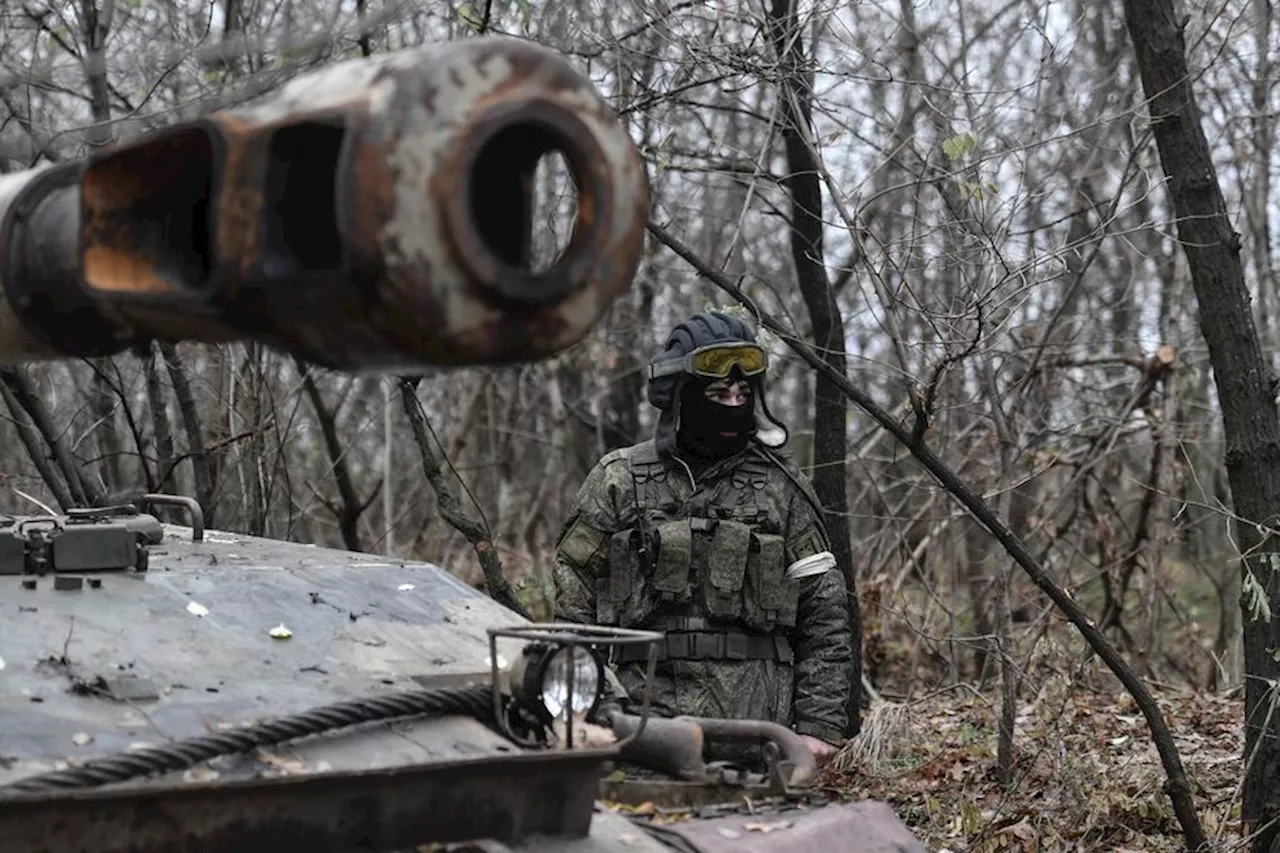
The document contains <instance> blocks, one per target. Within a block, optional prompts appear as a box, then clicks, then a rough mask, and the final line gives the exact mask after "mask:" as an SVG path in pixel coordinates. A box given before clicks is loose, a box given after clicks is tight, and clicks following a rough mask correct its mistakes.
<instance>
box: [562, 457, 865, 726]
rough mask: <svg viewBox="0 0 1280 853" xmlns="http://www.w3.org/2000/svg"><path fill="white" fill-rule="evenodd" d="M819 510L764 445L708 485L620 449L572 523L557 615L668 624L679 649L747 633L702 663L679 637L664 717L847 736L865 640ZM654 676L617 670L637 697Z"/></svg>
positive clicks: (600, 470)
mask: <svg viewBox="0 0 1280 853" xmlns="http://www.w3.org/2000/svg"><path fill="white" fill-rule="evenodd" d="M784 466H785V469H786V470H784ZM802 488H803V489H804V490H805V491H802ZM806 491H807V492H808V495H807V496H806V493H805V492H806ZM815 504H816V499H814V498H813V494H812V490H811V489H810V487H809V485H808V481H807V480H805V479H804V476H803V474H801V472H800V471H799V470H798V469H797V468H795V466H794V465H793V464H792V463H790V462H789V461H787V460H785V459H782V458H780V457H778V456H776V455H774V454H769V455H767V456H766V454H765V453H763V452H762V451H761V450H759V449H758V448H755V447H754V446H753V448H752V449H750V450H748V451H747V452H745V453H743V454H740V455H738V456H735V457H733V458H731V459H728V460H725V461H723V462H719V463H716V464H714V465H712V466H710V467H709V468H707V469H705V470H704V471H702V472H701V473H700V474H699V475H698V477H697V478H696V480H695V478H694V477H693V475H692V473H691V472H690V471H689V469H688V468H687V467H686V466H685V465H684V464H683V463H682V462H681V461H680V460H678V459H673V458H671V457H668V456H664V457H659V455H658V454H657V452H656V450H655V448H654V443H653V442H652V441H647V442H644V443H642V444H638V445H635V446H633V447H629V448H624V449H621V450H616V451H613V452H611V453H609V454H607V455H606V456H605V457H604V458H603V459H601V460H600V461H599V462H598V463H597V464H596V466H595V468H594V469H593V470H592V471H591V473H590V474H589V475H588V476H587V479H586V482H585V483H583V485H582V487H581V488H580V489H579V491H578V494H577V496H576V498H575V500H574V504H573V509H572V511H571V513H570V516H569V518H568V519H567V520H566V522H565V524H564V527H563V528H562V531H561V536H560V541H559V545H558V547H557V550H556V559H555V567H554V580H555V588H556V605H555V612H556V618H557V619H560V620H564V621H571V622H579V623H595V624H602V625H613V626H620V627H625V628H649V629H653V630H665V631H667V633H668V640H669V641H670V640H672V639H673V637H672V634H673V628H683V627H689V626H692V627H693V628H695V629H696V628H706V629H710V630H714V631H719V632H721V634H720V636H724V637H734V638H736V642H737V645H736V646H733V645H732V644H731V642H730V641H728V640H726V641H724V642H723V643H722V644H720V645H719V646H717V645H716V644H715V643H711V649H710V651H709V652H707V653H699V654H697V655H693V656H692V657H693V659H681V654H680V653H679V652H676V651H671V649H672V648H673V646H672V644H671V643H670V642H669V643H668V644H667V646H666V647H665V649H664V654H668V655H669V658H668V659H661V660H660V662H659V665H658V671H657V683H656V684H655V686H654V691H653V701H654V707H655V710H656V711H657V712H659V713H667V714H694V715H702V716H719V717H729V718H744V717H749V718H754V719H766V720H772V721H774V722H780V723H782V724H784V725H789V726H790V727H792V728H793V729H794V730H795V731H797V732H798V733H800V734H809V735H813V736H815V737H818V738H821V739H823V740H826V741H831V742H837V741H839V740H841V739H842V737H843V732H844V729H845V723H846V715H847V711H846V698H847V697H848V695H849V690H850V686H851V685H850V683H849V680H850V678H851V675H852V672H853V658H852V645H851V644H852V642H853V638H852V636H851V629H850V621H849V608H848V600H847V586H846V582H845V577H844V574H843V573H842V571H841V570H840V568H839V567H838V566H835V565H834V562H835V561H834V558H832V557H831V556H830V545H829V542H828V538H827V532H826V529H825V527H824V525H823V523H822V521H821V518H820V516H819V515H818V514H817V512H816V510H815ZM726 632H727V633H726ZM677 633H679V632H678V631H677ZM691 633H693V632H691ZM777 638H782V641H781V642H778V643H777V645H776V652H777V653H776V654H775V653H774V651H775V647H774V646H772V645H770V643H771V642H772V641H774V640H776V639H777ZM697 639H698V640H699V642H701V641H702V640H705V639H707V637H706V636H699V637H698V638H697ZM711 639H713V640H714V639H716V637H714V636H712V637H711ZM747 644H749V645H750V648H751V649H752V650H753V651H751V652H748V653H744V649H746V648H747ZM692 645H693V644H692V643H690V648H692ZM717 648H718V651H717ZM734 649H736V653H735V651H734ZM615 663H616V662H615ZM642 669H643V664H637V663H633V664H631V665H628V664H626V663H620V664H618V665H616V666H615V670H616V674H617V675H618V677H619V680H620V681H621V683H622V685H623V686H624V688H626V689H627V691H628V692H631V693H634V690H635V689H638V686H639V683H640V680H641V671H642Z"/></svg>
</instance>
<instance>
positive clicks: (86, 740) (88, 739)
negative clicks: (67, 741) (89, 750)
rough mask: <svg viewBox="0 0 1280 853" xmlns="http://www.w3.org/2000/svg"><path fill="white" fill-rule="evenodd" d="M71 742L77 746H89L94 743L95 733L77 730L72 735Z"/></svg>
mask: <svg viewBox="0 0 1280 853" xmlns="http://www.w3.org/2000/svg"><path fill="white" fill-rule="evenodd" d="M71 742H72V743H74V744H75V745H76V746H88V745H89V744H91V743H93V735H91V734H89V733H88V732H76V733H75V734H73V735H72V736H71Z"/></svg>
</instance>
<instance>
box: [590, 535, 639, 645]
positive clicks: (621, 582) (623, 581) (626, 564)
mask: <svg viewBox="0 0 1280 853" xmlns="http://www.w3.org/2000/svg"><path fill="white" fill-rule="evenodd" d="M638 577H640V534H639V532H638V531H636V530H622V531H619V532H618V533H615V534H613V535H612V536H611V537H609V559H608V561H607V562H606V563H605V566H604V571H603V572H602V573H601V574H600V575H598V576H597V577H596V621H597V622H598V623H599V624H601V625H613V626H617V625H621V624H622V622H623V621H624V616H625V615H626V614H625V611H626V607H627V600H628V599H629V598H630V597H631V591H632V589H631V588H632V584H634V583H635V579H636V578H638Z"/></svg>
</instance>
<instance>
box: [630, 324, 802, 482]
mask: <svg viewBox="0 0 1280 853" xmlns="http://www.w3.org/2000/svg"><path fill="white" fill-rule="evenodd" d="M768 367H769V354H768V353H767V352H765V350H764V348H763V347H762V346H760V344H759V343H757V341H756V336H755V333H754V332H753V331H752V330H751V328H750V327H749V326H748V325H747V324H746V323H745V322H743V321H742V320H741V319H739V318H737V317H731V316H729V315H727V314H722V313H719V312H716V311H712V312H706V313H700V314H694V315H693V316H692V317H690V318H689V319H687V320H685V321H684V322H682V323H680V324H678V325H677V326H676V327H675V328H673V329H672V330H671V333H670V334H669V335H668V336H667V339H666V341H665V342H664V343H663V345H662V346H661V347H660V348H659V349H658V351H657V352H656V353H655V354H654V356H653V358H652V359H650V361H649V369H648V379H649V384H648V398H649V402H650V403H651V404H652V405H653V406H655V407H656V408H658V409H659V410H661V412H662V415H661V416H660V417H659V419H658V430H657V435H656V440H657V445H658V450H659V451H661V452H664V453H670V452H673V451H674V450H676V449H677V448H679V449H680V450H683V451H685V452H686V453H688V454H692V455H693V456H696V457H699V458H704V459H715V458H722V457H725V456H731V455H733V454H734V453H738V452H740V451H742V450H744V449H746V447H747V444H748V442H750V441H751V439H752V438H754V439H755V440H756V441H758V442H760V443H761V444H763V445H765V446H766V447H781V446H782V445H783V444H785V443H786V441H787V429H786V426H785V425H784V424H783V423H782V422H781V421H779V420H778V419H777V418H775V417H774V416H773V414H772V413H771V412H770V411H769V406H768V402H767V401H766V400H765V395H764V377H765V374H766V372H767V370H768Z"/></svg>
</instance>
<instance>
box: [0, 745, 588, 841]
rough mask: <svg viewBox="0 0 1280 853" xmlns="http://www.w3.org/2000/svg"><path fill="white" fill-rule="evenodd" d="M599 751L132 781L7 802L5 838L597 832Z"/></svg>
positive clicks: (423, 837) (417, 837) (439, 837)
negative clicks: (173, 782) (242, 777)
mask: <svg viewBox="0 0 1280 853" xmlns="http://www.w3.org/2000/svg"><path fill="white" fill-rule="evenodd" d="M601 767H602V765H601V763H600V760H599V757H598V756H593V755H588V754H574V753H561V754H558V755H550V754H546V753H525V754H520V755H510V756H496V757H494V756H486V757H483V758H477V759H472V760H468V761H452V762H439V763H433V764H425V765H416V766H401V767H395V768H388V769H381V770H373V771H365V772H362V773H345V774H338V773H331V774H323V775H318V776H303V777H284V778H276V779H254V780H251V781H245V782H232V783H192V784H189V785H185V786H181V787H171V786H133V787H130V788H128V789H123V788H122V789H115V790H111V789H102V790H95V791H89V792H74V793H60V794H57V795H51V796H50V795H41V796H30V797H23V798H21V799H13V800H6V801H4V803H3V804H2V805H0V839H2V840H3V842H2V843H3V849H5V850H6V851H8V850H14V851H18V850H21V851H23V853H78V851H85V853H171V851H175V850H182V851H184V853H226V851H231V850H234V851H236V853H280V851H285V850H306V851H308V853H328V851H334V852H335V853H337V851H343V853H346V851H351V850H356V849H358V850H366V851H395V850H404V849H409V850H412V849H415V848H416V847H417V846H418V845H420V844H425V843H427V842H449V841H462V840H468V839H473V838H493V839H496V840H498V841H502V842H516V841H518V839H520V838H522V837H525V836H527V835H529V834H540V835H547V836H560V837H561V838H581V837H584V836H586V835H587V833H588V832H589V830H590V828H591V817H592V809H593V802H594V797H595V784H596V781H597V780H598V779H599V775H600V772H601Z"/></svg>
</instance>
